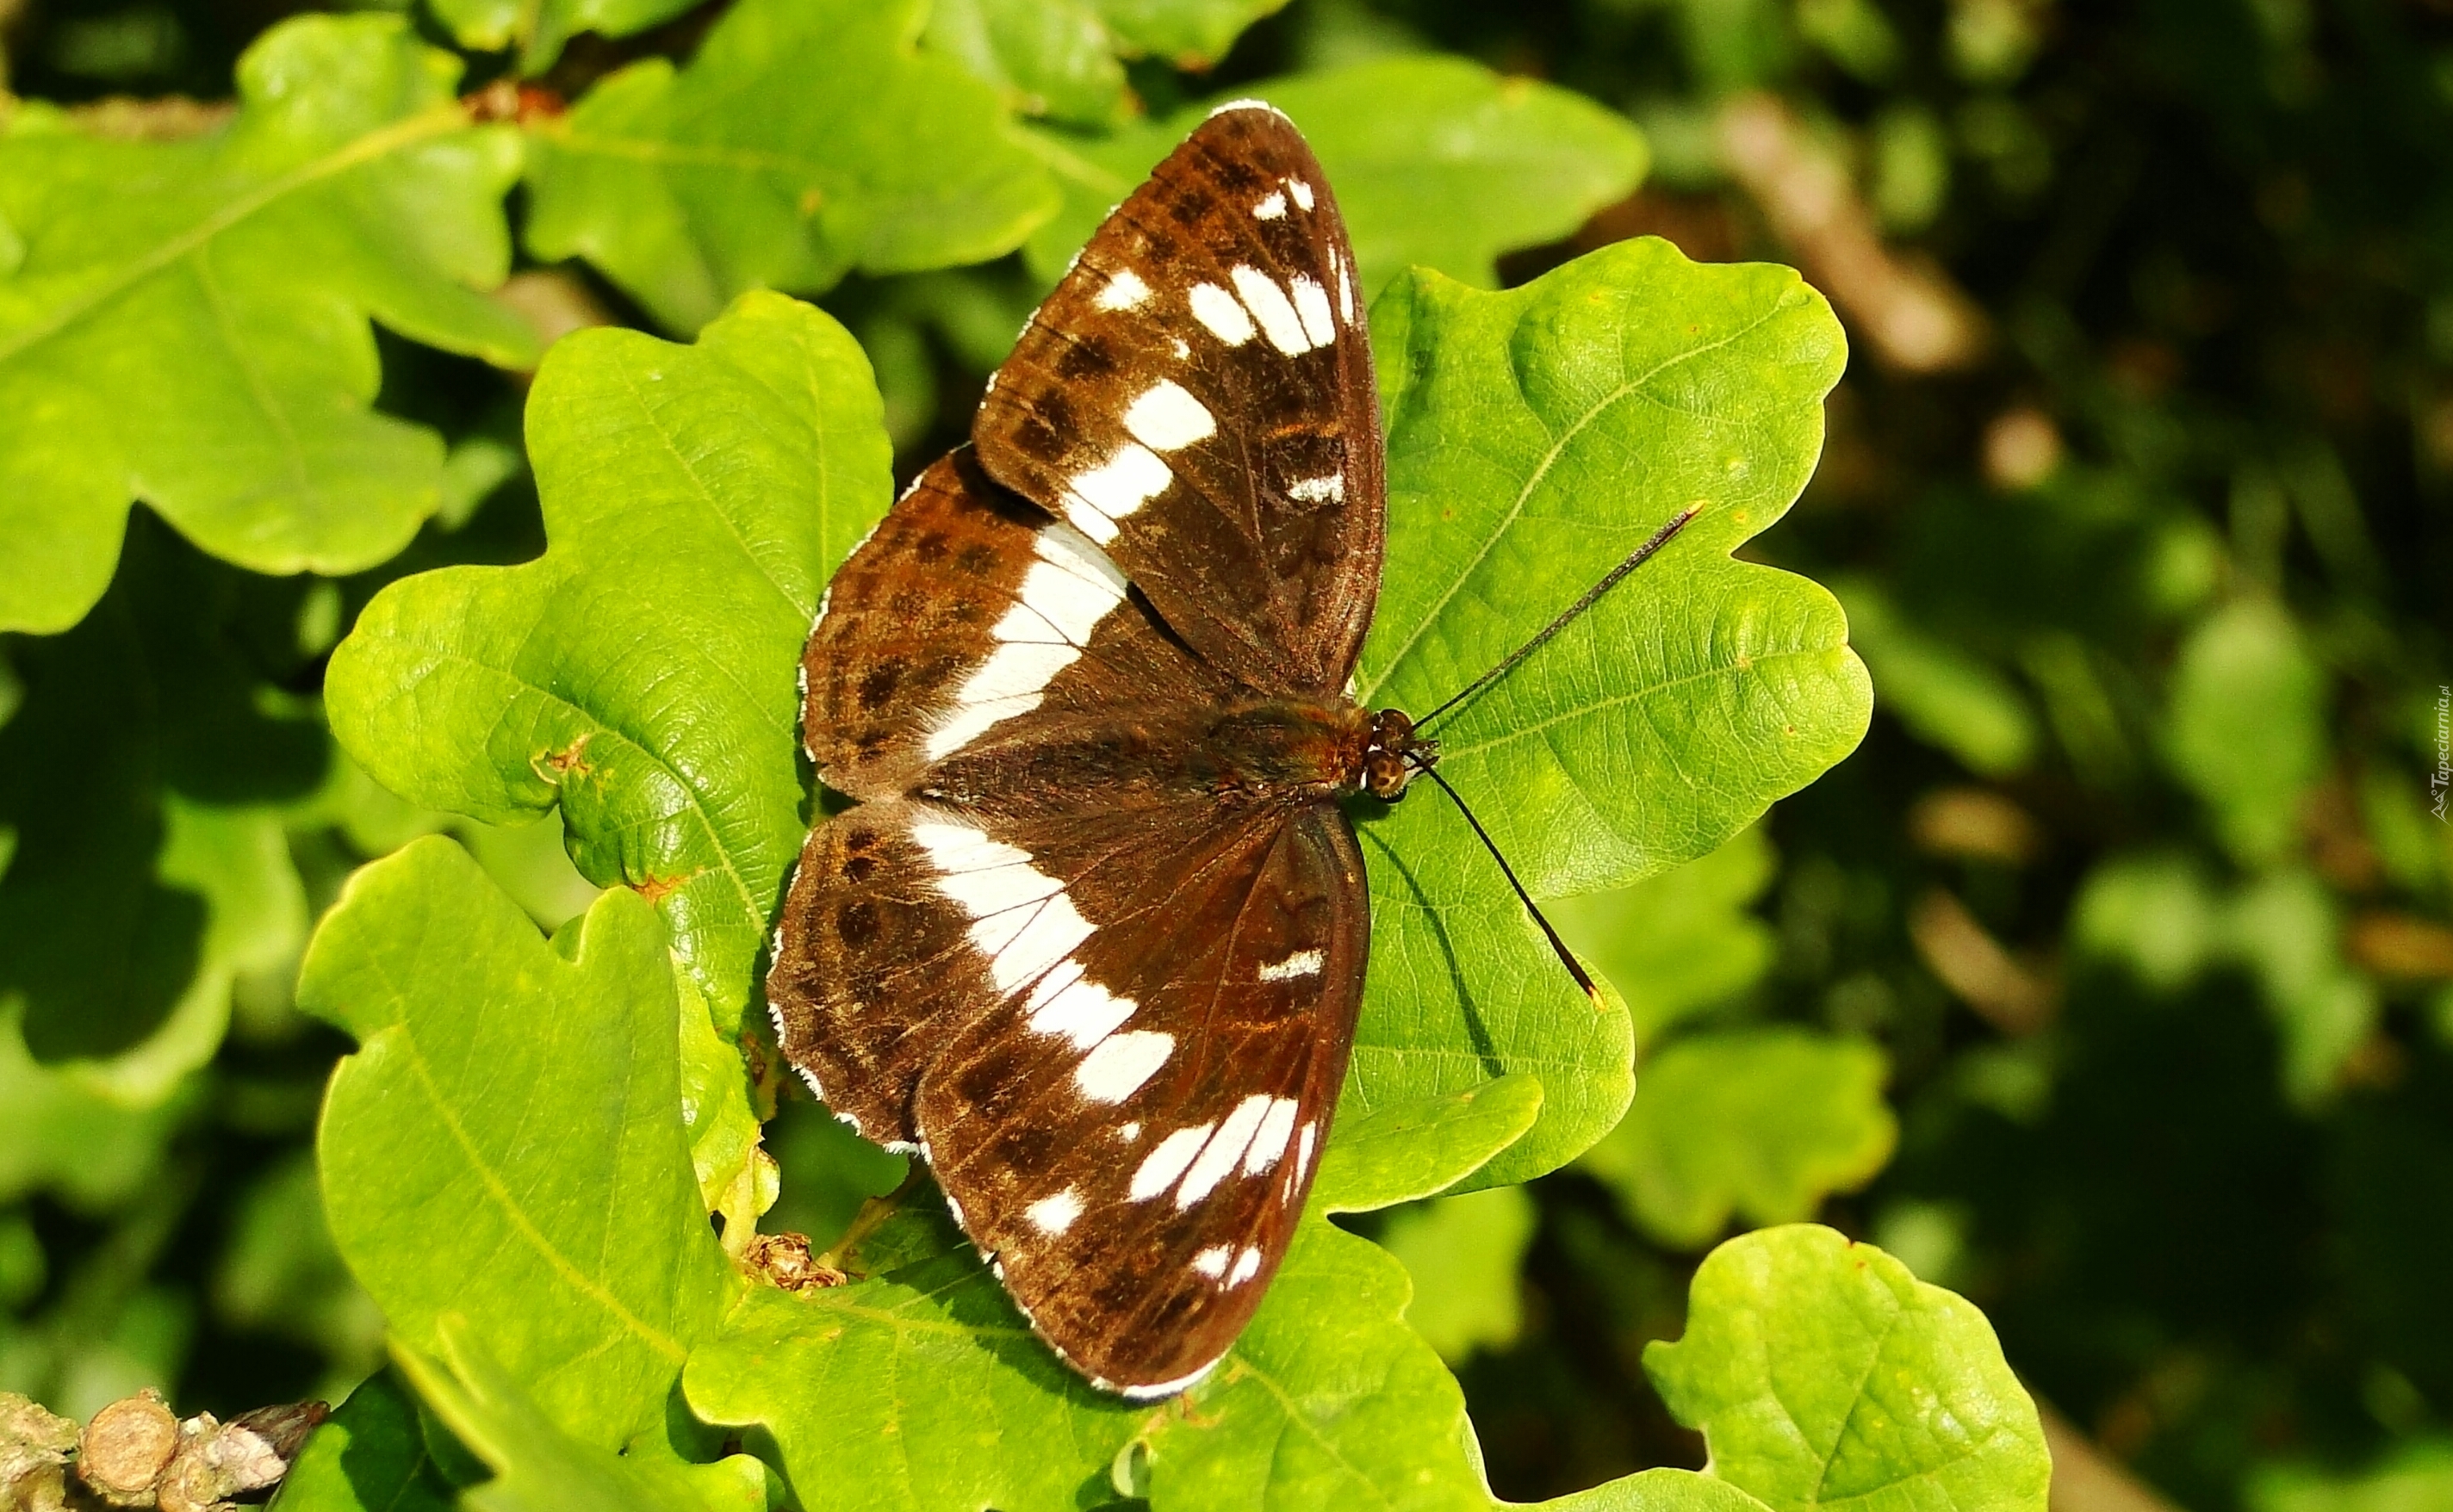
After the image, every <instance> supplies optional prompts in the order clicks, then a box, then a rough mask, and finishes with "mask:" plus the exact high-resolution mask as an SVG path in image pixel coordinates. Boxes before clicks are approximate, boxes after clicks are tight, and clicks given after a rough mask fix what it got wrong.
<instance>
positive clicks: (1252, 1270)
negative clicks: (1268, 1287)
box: [1227, 1245, 1261, 1286]
mask: <svg viewBox="0 0 2453 1512" xmlns="http://www.w3.org/2000/svg"><path fill="white" fill-rule="evenodd" d="M1260 1273H1261V1252H1260V1251H1259V1250H1258V1249H1255V1248H1253V1247H1251V1246H1250V1245H1246V1246H1245V1249H1244V1252H1243V1253H1242V1254H1240V1255H1238V1256H1236V1257H1235V1273H1234V1274H1233V1275H1231V1276H1228V1277H1227V1285H1229V1286H1241V1285H1242V1284H1244V1283H1246V1282H1247V1281H1250V1280H1251V1279H1252V1278H1253V1277H1255V1276H1257V1275H1259V1274H1260Z"/></svg>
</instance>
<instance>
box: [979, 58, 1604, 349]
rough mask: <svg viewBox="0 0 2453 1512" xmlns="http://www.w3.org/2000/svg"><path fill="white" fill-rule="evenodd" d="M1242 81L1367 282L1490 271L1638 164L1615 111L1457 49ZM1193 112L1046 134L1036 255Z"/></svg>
mask: <svg viewBox="0 0 2453 1512" xmlns="http://www.w3.org/2000/svg"><path fill="white" fill-rule="evenodd" d="M1246 92H1248V93H1249V94H1251V95H1253V96H1255V97H1257V98H1261V99H1265V100H1267V101H1268V102H1269V103H1270V104H1271V105H1274V106H1276V107H1278V108H1279V109H1282V110H1284V111H1286V113H1287V114H1288V115H1289V116H1291V117H1293V118H1294V122H1295V124H1296V125H1297V126H1300V127H1302V128H1303V130H1304V135H1305V137H1306V139H1307V140H1308V141H1309V142H1310V144H1311V148H1312V150H1313V151H1314V152H1315V153H1317V154H1318V155H1319V157H1320V164H1321V167H1322V169H1324V170H1326V172H1327V174H1328V181H1329V184H1330V185H1331V186H1332V187H1333V188H1334V189H1336V190H1337V203H1338V208H1339V209H1341V210H1343V211H1344V213H1345V216H1346V229H1347V230H1348V231H1349V232H1350V233H1351V235H1352V236H1353V239H1354V257H1355V262H1356V265H1357V267H1358V268H1359V269H1360V270H1361V275H1362V281H1363V286H1364V290H1365V292H1366V295H1370V294H1376V293H1378V292H1379V290H1380V289H1381V288H1384V287H1386V285H1387V284H1388V283H1389V282H1390V281H1391V280H1393V279H1394V278H1396V276H1397V275H1398V274H1399V273H1402V272H1403V271H1405V269H1406V268H1407V267H1408V266H1411V265H1415V264H1419V265H1421V266H1422V267H1425V268H1435V269H1439V270H1440V271H1441V272H1444V273H1446V274H1448V275H1449V276H1450V277H1453V278H1459V279H1463V280H1464V281H1466V283H1469V284H1475V285H1481V286H1488V285H1491V284H1494V283H1496V282H1498V276H1497V269H1496V268H1495V266H1494V263H1495V260H1496V259H1497V257H1498V256H1499V254H1500V253H1502V252H1504V251H1506V250H1508V249H1512V248H1518V247H1531V246H1537V245H1539V244H1541V243H1544V242H1548V241H1555V240H1557V239H1558V238H1560V237H1563V236H1566V234H1567V233H1568V232H1570V231H1572V230H1574V229H1576V228H1577V227H1578V226H1581V225H1582V224H1584V221H1585V217H1586V216H1588V215H1590V214H1591V213H1592V212H1593V211H1594V210H1597V209H1601V208H1602V207H1603V206H1605V205H1607V204H1609V203H1610V202H1611V201H1613V200H1616V199H1618V198H1620V197H1621V196H1622V195H1624V194H1625V193H1626V192H1627V191H1628V190H1630V189H1633V188H1634V187H1635V185H1636V181H1637V180H1638V179H1640V178H1641V177H1642V176H1643V174H1644V168H1645V149H1644V139H1643V137H1642V136H1640V135H1638V134H1637V132H1636V130H1635V129H1634V128H1633V127H1632V126H1630V125H1628V124H1627V122H1626V121H1625V119H1624V118H1622V117H1620V116H1618V115H1615V114H1613V113H1611V112H1610V111H1607V110H1605V109H1602V108H1601V107H1599V106H1597V105H1595V104H1593V103H1592V102H1591V101H1590V100H1587V99H1585V98H1584V97H1583V96H1582V95H1578V94H1574V93H1571V92H1570V91H1568V90H1562V89H1559V88H1557V87H1556V86H1554V85H1547V84H1540V83H1536V82H1534V81H1532V80H1528V79H1503V78H1501V77H1500V76H1499V75H1497V74H1495V73H1493V72H1491V71H1490V70H1487V69H1485V68H1482V67H1480V66H1479V65H1476V64H1472V63H1468V62H1466V61H1465V60H1464V59H1461V58H1453V57H1402V58H1389V59H1383V60H1379V61H1375V62H1371V63H1365V64H1357V65H1353V66H1351V67H1347V68H1344V69H1337V70H1330V71H1328V72H1326V73H1313V74H1302V75H1297V76H1293V77H1289V78H1284V79H1273V80H1270V81H1268V82H1267V83H1266V84H1263V85H1260V86H1257V87H1255V88H1254V89H1252V90H1249V91H1246ZM1200 119H1201V111H1200V110H1198V109H1195V110H1190V111H1187V112H1184V113H1183V114H1180V115H1177V116H1173V117H1170V118H1169V119H1167V121H1164V122H1160V123H1154V124H1151V125H1147V126H1142V127H1137V128H1132V129H1127V130H1124V131H1120V132H1118V133H1117V134H1115V135H1113V136H1110V137H1107V138H1105V139H1102V140H1098V141H1094V142H1089V143H1076V142H1074V141H1072V140H1071V139H1069V138H1067V139H1063V140H1061V141H1060V140H1059V139H1055V138H1049V139H1048V140H1049V144H1050V162H1051V164H1052V165H1053V166H1054V167H1055V169H1056V170H1057V174H1058V177H1059V179H1060V181H1061V182H1062V183H1063V184H1064V186H1065V208H1064V209H1063V210H1062V211H1061V212H1060V213H1059V214H1058V215H1057V216H1056V218H1055V219H1053V220H1051V221H1049V222H1048V223H1047V225H1046V226H1044V227H1042V228H1041V229H1039V230H1037V231H1036V232H1034V233H1033V234H1032V236H1031V238H1030V245H1029V249H1028V255H1029V258H1030V263H1031V267H1032V268H1033V269H1034V270H1036V271H1038V272H1039V274H1040V275H1041V277H1042V278H1044V279H1048V280H1053V279H1054V278H1055V277H1056V275H1057V273H1058V272H1059V271H1061V270H1062V269H1063V268H1064V267H1065V264H1066V260H1067V259H1068V258H1070V257H1071V256H1072V255H1073V252H1074V250H1075V249H1077V248H1079V247H1080V246H1081V245H1082V244H1083V243H1084V242H1085V241H1087V240H1088V239H1089V235H1090V232H1091V231H1092V230H1094V229H1097V227H1098V224H1099V222H1100V221H1101V220H1102V219H1104V218H1105V217H1106V215H1107V211H1108V209H1110V208H1112V207H1113V206H1114V205H1115V204H1116V203H1117V202H1118V201H1119V200H1121V199H1123V198H1124V197H1125V195H1127V193H1129V192H1131V190H1132V189H1133V187H1134V186H1135V185H1136V184H1138V183H1140V182H1141V181H1142V180H1143V179H1144V178H1146V177H1147V176H1148V174H1149V170H1150V169H1152V168H1153V167H1155V166H1156V165H1157V163H1158V161H1159V159H1161V158H1163V157H1165V156H1167V153H1168V152H1170V151H1172V150H1173V149H1174V148H1175V145H1176V143H1178V142H1180V141H1182V140H1183V139H1184V137H1185V135H1186V133H1187V132H1188V131H1190V130H1191V129H1192V128H1193V127H1194V126H1196V125H1198V124H1199V122H1200ZM1385 381H1386V380H1385V378H1384V383H1385Z"/></svg>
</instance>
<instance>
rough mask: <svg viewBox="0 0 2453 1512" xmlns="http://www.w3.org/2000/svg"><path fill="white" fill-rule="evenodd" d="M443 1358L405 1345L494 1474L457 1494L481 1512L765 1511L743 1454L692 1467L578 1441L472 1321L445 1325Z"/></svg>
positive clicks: (753, 1464)
mask: <svg viewBox="0 0 2453 1512" xmlns="http://www.w3.org/2000/svg"><path fill="white" fill-rule="evenodd" d="M441 1334H442V1341H443V1357H442V1359H440V1360H432V1359H428V1358H427V1357H425V1356H423V1355H421V1354H419V1353H418V1352H417V1351H415V1350H412V1349H407V1348H399V1349H397V1350H396V1353H397V1354H398V1356H399V1362H400V1367H401V1370H402V1373H403V1374H405V1375H407V1376H408V1377H409V1380H410V1381H411V1382H413V1383H415V1384H416V1386H417V1390H418V1394H419V1395H420V1396H422V1397H424V1398H425V1399H426V1401H427V1403H429V1405H431V1406H432V1407H433V1408H434V1410H435V1412H436V1413H437V1415H439V1416H440V1417H441V1418H442V1419H443V1421H444V1422H445V1423H447V1424H448V1425H449V1427H450V1429H451V1432H452V1434H453V1435H454V1436H455V1437H457V1438H458V1439H459V1440H460V1441H461V1442H463V1443H465V1444H467V1445H468V1446H469V1448H470V1449H471V1450H473V1451H474V1452H475V1453H476V1455H477V1457H478V1458H479V1459H481V1460H483V1461H484V1462H485V1463H486V1465H487V1466H488V1467H489V1469H491V1470H492V1471H493V1472H494V1479H492V1480H490V1481H487V1482H483V1483H481V1484H478V1485H475V1486H472V1487H470V1488H469V1490H468V1491H467V1492H466V1493H465V1494H464V1495H463V1497H462V1498H461V1501H462V1502H463V1504H465V1505H467V1506H469V1507H471V1508H474V1509H476V1512H698V1509H702V1508H703V1509H705V1512H766V1508H767V1506H768V1484H767V1481H768V1474H767V1470H766V1467H765V1466H764V1465H762V1464H761V1463H760V1462H758V1461H756V1460H755V1459H752V1458H751V1457H749V1456H748V1455H746V1454H731V1455H727V1456H725V1457H724V1458H723V1459H721V1460H719V1461H717V1462H714V1463H712V1464H692V1463H688V1462H684V1461H681V1460H679V1459H676V1458H673V1457H672V1456H671V1455H670V1454H668V1453H660V1452H658V1451H657V1449H656V1448H654V1447H652V1446H649V1447H646V1448H643V1449H641V1450H639V1451H637V1452H633V1453H629V1454H620V1455H617V1454H614V1453H612V1452H611V1451H610V1450H608V1449H606V1448H604V1447H602V1446H601V1445H598V1444H594V1443H590V1442H586V1441H584V1440H581V1439H576V1438H573V1437H572V1436H571V1435H569V1434H568V1433H566V1432H564V1431H563V1429H562V1428H561V1427H560V1426H559V1425H558V1424H557V1423H556V1422H554V1421H553V1420H552V1419H551V1418H550V1417H548V1416H547V1415H546V1414H545V1413H544V1412H543V1411H541V1410H539V1408H538V1406H537V1403H535V1402H534V1401H533V1400H531V1399H530V1397H529V1395H528V1392H527V1391H526V1390H524V1389H523V1388H522V1385H521V1383H520V1381H519V1379H518V1378H517V1377H516V1376H514V1375H513V1374H512V1373H511V1372H510V1371H509V1370H506V1369H505V1368H504V1367H503V1366H502V1365H501V1364H500V1363H497V1362H496V1361H495V1360H494V1359H493V1357H492V1356H491V1355H489V1353H488V1352H487V1350H486V1347H485V1344H484V1343H483V1342H482V1341H481V1340H480V1338H479V1337H478V1334H477V1331H476V1330H475V1329H473V1328H471V1327H470V1326H469V1323H468V1320H466V1319H464V1318H458V1317H452V1318H447V1319H446V1320H444V1323H443V1325H442V1329H441Z"/></svg>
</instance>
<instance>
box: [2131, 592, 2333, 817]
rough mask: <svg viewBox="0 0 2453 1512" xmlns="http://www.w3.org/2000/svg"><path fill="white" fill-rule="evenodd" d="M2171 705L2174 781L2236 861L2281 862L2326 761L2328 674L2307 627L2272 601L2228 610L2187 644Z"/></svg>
mask: <svg viewBox="0 0 2453 1512" xmlns="http://www.w3.org/2000/svg"><path fill="white" fill-rule="evenodd" d="M2171 696H2172V707H2171V716H2170V717H2171V729H2170V735H2169V739H2168V742H2167V744H2168V746H2169V749H2170V755H2171V760H2172V767H2173V771H2174V774H2175V775H2177V776H2178V777H2179V778H2180V779H2181V781H2182V782H2183V783H2184V785H2186V786H2188V787H2189V789H2190V790H2191V791H2193V792H2195V793H2196V794H2197V795H2198V796H2199V797H2200V798H2201V799H2203V800H2204V802H2205V805H2206V806H2207V807H2208V808H2209V809H2211V810H2212V811H2213V817H2214V821H2215V827H2216V830H2217V832H2218V833H2219V834H2220V835H2221V836H2222V838H2223V842H2224V846H2226V847H2227V848H2228V849H2229V850H2230V851H2231V852H2232V854H2233V855H2234V856H2235V857H2236V858H2238V859H2239V860H2240V861H2242V862H2243V863H2244V864H2246V865H2264V864H2267V863H2270V862H2273V861H2275V860H2276V859H2278V858H2279V857H2280V856H2281V855H2282V854H2283V851H2284V850H2285V849H2286V848H2287V847H2288V846H2290V844H2291V842H2292V841H2293V839H2294V838H2295V837H2296V835H2297V833H2298V825H2299V818H2300V800H2301V797H2302V795H2303V794H2304V793H2305V792H2306V790H2307V789H2308V787H2309V786H2310V785H2311V784H2312V783H2314V782H2315V781H2316V779H2317V776H2318V772H2319V769H2320V767H2321V766H2323V763H2324V759H2325V730H2324V718H2325V674H2324V669H2323V667H2321V666H2318V665H2317V662H2316V659H2315V658H2314V657H2313V656H2311V655H2310V654H2309V652H2308V649H2307V647H2305V646H2303V644H2302V639H2301V635H2300V630H2299V627H2297V626H2295V625H2294V624H2293V623H2292V621H2291V616H2290V615H2289V614H2288V613H2287V612H2285V611H2284V610H2283V607H2281V606H2279V605H2276V604H2274V603H2272V602H2270V601H2268V600H2266V599H2263V598H2244V599H2240V600H2237V601H2235V602H2234V603H2232V604H2230V605H2227V606H2225V607H2224V608H2221V609H2219V610H2217V611H2216V612H2215V613H2214V614H2212V615H2211V616H2209V617H2208V618H2207V619H2206V620H2205V621H2204V623H2202V624H2201V625H2199V626H2198V627H2196V628H2195V629H2193V630H2191V631H2190V632H2189V636H2188V639H2187V640H2186V641H2184V643H2183V644H2182V646H2181V652H2180V657H2179V660H2178V661H2177V662H2176V663H2175V664H2174V666H2173V668H2172V695H2171Z"/></svg>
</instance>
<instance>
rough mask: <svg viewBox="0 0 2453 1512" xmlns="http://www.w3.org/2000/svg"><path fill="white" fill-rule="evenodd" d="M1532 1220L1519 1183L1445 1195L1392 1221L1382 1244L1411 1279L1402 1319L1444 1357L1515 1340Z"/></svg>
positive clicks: (1455, 1359) (1521, 1316) (1519, 1324)
mask: <svg viewBox="0 0 2453 1512" xmlns="http://www.w3.org/2000/svg"><path fill="white" fill-rule="evenodd" d="M1535 1222H1536V1216H1535V1213H1534V1208H1533V1199H1532V1198H1530V1197H1528V1196H1526V1193H1525V1188H1523V1187H1521V1186H1494V1187H1491V1188H1490V1189H1489V1190H1487V1191H1480V1192H1467V1193H1466V1194H1465V1195H1464V1196H1462V1197H1442V1198H1438V1199H1435V1200H1433V1201H1431V1202H1429V1203H1426V1204H1423V1205H1422V1206H1421V1207H1409V1208H1406V1209H1405V1210H1403V1211H1401V1212H1399V1213H1397V1214H1396V1215H1394V1216H1393V1217H1391V1218H1390V1219H1389V1221H1388V1226H1387V1228H1386V1230H1385V1231H1384V1232H1383V1233H1382V1234H1381V1235H1380V1246H1381V1247H1382V1248H1383V1249H1386V1251H1388V1253H1389V1254H1391V1255H1394V1256H1396V1257H1397V1263H1399V1264H1401V1265H1404V1266H1405V1267H1406V1275H1407V1276H1409V1277H1411V1278H1412V1279H1413V1283H1414V1300H1413V1301H1412V1302H1411V1303H1407V1304H1406V1323H1407V1324H1408V1325H1409V1326H1411V1327H1412V1328H1413V1330H1414V1332H1416V1333H1418V1334H1421V1335H1422V1336H1423V1338H1424V1340H1425V1341H1426V1342H1427V1343H1429V1344H1430V1346H1431V1347H1432V1348H1434V1349H1436V1350H1438V1351H1439V1352H1440V1358H1441V1359H1443V1360H1446V1361H1448V1362H1450V1363H1457V1362H1460V1361H1463V1360H1464V1359H1466V1357H1467V1356H1469V1355H1471V1354H1472V1353H1473V1352H1474V1351H1475V1350H1477V1349H1481V1348H1486V1347H1489V1348H1496V1347H1500V1346H1504V1345H1506V1344H1509V1343H1514V1342H1515V1340H1516V1336H1517V1334H1518V1332H1519V1331H1520V1330H1521V1329H1522V1328H1523V1327H1524V1321H1525V1320H1524V1305H1523V1300H1522V1298H1521V1297H1520V1296H1519V1291H1520V1286H1521V1283H1520V1282H1519V1280H1518V1277H1517V1270H1518V1267H1519V1266H1521V1265H1522V1264H1523V1263H1524V1260H1525V1249H1526V1245H1528V1244H1530V1243H1532V1242H1533V1227H1534V1224H1535Z"/></svg>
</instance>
